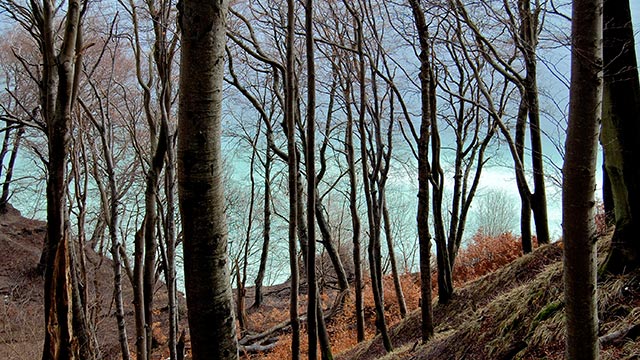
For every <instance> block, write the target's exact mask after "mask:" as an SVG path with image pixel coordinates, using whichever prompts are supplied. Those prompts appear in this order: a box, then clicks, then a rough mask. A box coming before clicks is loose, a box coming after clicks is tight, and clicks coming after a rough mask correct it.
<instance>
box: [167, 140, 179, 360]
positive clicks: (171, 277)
mask: <svg viewBox="0 0 640 360" xmlns="http://www.w3.org/2000/svg"><path fill="white" fill-rule="evenodd" d="M173 138H174V136H171V137H169V138H168V139H167V140H168V145H167V160H166V161H167V167H166V169H167V170H166V172H165V182H164V183H165V194H166V201H167V220H166V224H165V227H164V228H165V243H166V247H167V264H166V269H165V282H166V286H167V296H168V298H169V299H168V304H167V305H168V306H169V356H170V359H171V360H176V359H177V357H178V350H177V341H178V296H177V290H176V221H175V216H174V214H175V181H176V175H175V166H176V164H175V146H174V145H173Z"/></svg>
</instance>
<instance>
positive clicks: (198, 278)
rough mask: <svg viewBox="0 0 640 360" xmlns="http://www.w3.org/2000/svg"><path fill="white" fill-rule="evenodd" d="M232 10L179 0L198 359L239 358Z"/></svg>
mask: <svg viewBox="0 0 640 360" xmlns="http://www.w3.org/2000/svg"><path fill="white" fill-rule="evenodd" d="M227 9H228V2H227V1H226V0H223V1H220V2H218V1H216V2H211V1H204V0H184V1H183V2H181V3H179V4H178V10H179V14H178V22H179V25H180V28H181V30H182V39H181V48H182V53H181V60H180V103H179V113H178V116H179V124H178V127H179V131H178V134H179V137H178V151H177V155H178V157H177V159H178V194H179V204H180V214H181V217H182V226H183V231H184V245H183V246H184V268H185V269H184V273H185V288H186V295H187V308H188V318H189V328H190V332H191V349H192V354H193V359H194V360H204V359H221V360H222V359H237V358H238V342H237V339H236V329H235V319H234V313H233V305H232V294H231V284H230V278H229V265H228V256H227V236H228V233H227V225H226V219H225V214H224V202H225V200H224V192H223V183H222V156H221V149H220V146H221V144H220V138H221V117H222V111H221V110H222V107H221V105H222V78H223V72H224V47H225V36H226V35H225V30H226V16H227Z"/></svg>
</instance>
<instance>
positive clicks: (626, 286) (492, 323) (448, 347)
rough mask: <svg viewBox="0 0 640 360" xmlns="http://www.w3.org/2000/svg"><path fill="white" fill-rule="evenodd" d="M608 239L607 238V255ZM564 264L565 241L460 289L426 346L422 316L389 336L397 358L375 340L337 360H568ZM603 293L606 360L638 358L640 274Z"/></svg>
mask: <svg viewBox="0 0 640 360" xmlns="http://www.w3.org/2000/svg"><path fill="white" fill-rule="evenodd" d="M609 241H610V238H609V237H608V236H607V237H603V239H601V241H600V244H599V245H600V253H601V254H605V253H606V251H605V250H606V247H608V244H609ZM561 260H562V243H555V244H552V245H547V246H544V247H541V248H539V249H537V250H536V251H534V252H533V253H532V254H530V255H527V256H523V257H521V258H519V259H518V260H516V261H514V262H513V263H511V264H510V265H508V266H505V267H504V268H502V269H500V270H498V271H496V272H493V273H491V274H489V275H486V276H484V277H482V278H480V279H478V280H476V281H474V282H472V283H470V284H468V285H467V286H465V287H464V288H462V289H459V290H458V291H457V292H456V295H455V297H454V299H453V301H452V302H451V303H449V304H447V305H440V304H437V305H435V306H434V317H435V328H436V335H435V336H434V338H433V339H432V340H431V341H429V342H428V343H426V344H420V342H419V339H420V323H419V313H418V312H417V311H416V312H414V313H412V314H411V316H409V317H408V318H407V319H405V320H404V321H402V322H401V323H399V324H398V325H397V326H395V327H394V328H393V329H392V330H391V333H392V338H393V343H394V346H395V348H396V351H395V352H394V353H391V354H386V355H385V354H384V351H383V349H382V344H381V341H380V339H379V337H376V338H374V339H373V340H372V341H370V342H367V343H364V344H361V345H360V346H357V347H355V348H353V349H351V350H350V351H347V352H345V353H343V354H341V355H340V356H338V359H342V360H346V359H378V358H384V359H542V358H545V359H562V358H563V351H564V323H563V318H564V303H563V294H562V287H563V284H562V262H561ZM600 260H601V261H602V260H603V257H602V256H601V258H600ZM598 289H599V312H600V324H601V326H600V335H601V340H602V341H601V342H602V344H603V351H602V358H603V359H624V358H630V357H633V356H638V355H639V354H640V344H639V343H638V342H636V341H634V340H635V339H636V338H637V336H638V335H639V334H638V333H639V332H640V331H639V328H638V324H640V272H634V273H631V274H628V275H625V276H621V277H607V278H602V279H600V284H599V287H598ZM634 325H635V327H634ZM605 335H607V336H605ZM614 335H615V336H614Z"/></svg>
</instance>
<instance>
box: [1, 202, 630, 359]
mask: <svg viewBox="0 0 640 360" xmlns="http://www.w3.org/2000/svg"><path fill="white" fill-rule="evenodd" d="M45 229H46V224H45V223H43V222H40V221H35V220H29V219H25V218H23V217H21V216H20V214H19V213H18V212H17V211H15V210H10V211H9V212H8V213H6V214H0V256H2V260H1V261H0V297H2V303H1V304H0V359H12V360H13V359H15V360H26V359H37V358H39V357H40V356H41V351H42V350H41V349H42V339H43V335H44V334H43V328H44V326H43V325H44V319H43V305H42V288H43V279H42V276H40V275H38V274H37V273H36V271H35V265H36V264H37V263H38V260H39V257H40V251H41V247H42V241H43V238H44V234H45ZM609 242H610V234H609V235H603V236H602V238H601V240H600V241H599V243H598V247H599V249H598V250H599V254H601V255H600V257H599V261H600V262H602V261H603V260H604V254H606V251H607V248H608V246H609ZM518 248H519V245H518V242H517V239H515V238H514V237H513V236H511V235H505V236H501V237H498V238H494V239H487V238H484V237H482V236H480V237H477V236H476V237H475V238H474V240H473V242H472V243H471V244H470V245H469V246H468V247H467V248H466V249H465V250H464V251H463V252H462V253H461V254H460V255H459V261H460V264H462V265H461V266H460V268H458V269H457V273H458V275H457V277H456V279H455V280H454V281H455V283H456V292H455V295H454V298H453V300H452V301H451V302H450V303H449V304H447V305H441V304H437V303H434V308H433V311H434V325H435V332H436V333H435V336H434V337H433V338H432V340H430V341H429V342H427V343H426V344H422V343H421V342H420V313H419V308H418V302H419V296H420V288H419V280H418V277H417V275H415V274H414V275H405V276H403V277H402V279H401V281H402V286H403V290H404V296H405V299H406V303H407V308H408V309H409V313H408V314H407V315H406V316H405V317H404V318H403V317H402V316H401V314H400V312H399V309H398V306H397V301H396V297H395V292H394V290H393V284H392V282H391V279H390V278H385V282H384V287H385V300H386V302H385V310H386V320H387V323H388V324H390V334H391V338H392V342H393V346H394V349H395V350H394V351H393V352H392V353H388V354H387V353H386V352H385V351H384V348H383V346H382V341H381V339H380V337H379V336H376V335H375V327H374V325H373V322H374V320H375V312H374V308H373V299H372V295H371V289H370V288H369V287H368V286H365V289H364V297H365V299H364V303H365V322H366V339H367V340H366V341H364V342H363V343H360V344H357V343H356V341H355V320H354V306H353V300H352V298H353V296H347V297H346V298H344V301H343V302H339V304H340V305H339V306H337V303H336V301H335V300H336V298H337V295H338V293H337V291H336V290H335V289H332V288H331V286H326V287H324V291H323V296H322V301H323V305H324V307H325V309H326V313H329V314H330V315H331V316H330V317H329V319H328V321H327V325H328V332H329V335H330V337H331V343H332V349H333V352H334V354H338V355H337V356H336V358H337V359H340V360H351V359H497V360H500V359H562V358H563V351H564V323H563V318H564V303H563V296H562V287H563V284H562V243H561V242H557V243H554V244H551V245H546V246H541V247H540V248H538V249H537V250H536V251H534V252H533V253H532V254H529V255H526V256H519V254H518V250H517V249H518ZM514 259H515V260H514ZM505 264H506V265H505ZM86 268H87V274H88V275H87V280H86V283H87V284H88V285H87V286H88V290H87V292H88V295H89V296H88V298H89V299H90V301H89V313H90V314H91V318H92V320H93V322H94V323H95V324H96V328H97V329H96V330H97V334H98V340H99V344H100V347H101V355H102V358H103V359H119V358H120V357H119V345H118V336H117V332H116V322H115V316H114V312H115V308H114V304H113V303H112V301H111V299H112V282H113V275H112V269H111V263H110V261H109V260H108V259H107V258H104V257H99V256H97V255H95V254H93V255H91V254H89V255H87V261H86ZM123 285H124V302H125V306H126V316H127V325H128V327H127V329H128V331H129V334H128V335H129V338H130V339H133V338H134V337H135V336H134V324H133V304H132V299H133V296H132V291H131V287H130V286H129V282H128V281H127V280H126V279H125V281H124V284H123ZM433 285H434V296H435V295H436V294H437V293H436V292H435V290H436V288H435V282H434V283H433ZM301 290H302V291H301V292H302V294H303V295H302V296H301V300H300V304H301V306H300V309H299V311H300V313H301V314H304V313H305V312H306V309H305V303H306V301H305V300H306V299H305V296H304V286H303V287H302V289H301ZM598 291H599V304H598V305H599V317H600V336H601V343H602V352H601V358H602V359H640V341H638V340H637V338H638V336H639V335H640V271H636V272H633V273H630V274H628V275H625V276H606V277H605V276H602V277H601V278H600V279H599V285H598ZM264 293H265V303H264V305H263V306H261V307H260V308H259V309H256V308H252V307H251V306H250V305H251V304H252V301H253V289H252V288H248V289H247V294H246V295H247V300H246V302H247V307H248V311H247V328H246V329H245V330H244V331H242V332H241V331H240V329H238V332H239V334H240V333H242V336H243V339H241V342H245V343H246V344H247V345H248V347H243V348H242V350H243V351H241V352H242V355H243V357H244V358H247V359H277V360H284V359H288V358H290V350H289V346H290V340H291V335H290V333H289V328H288V327H286V326H283V325H286V321H287V319H288V314H289V310H288V299H289V286H288V285H287V284H282V285H278V286H273V287H267V288H265V290H264ZM166 303H167V301H166V291H165V288H164V286H163V284H161V283H159V285H158V288H157V291H156V294H155V302H154V304H155V306H154V309H155V310H154V324H153V337H154V349H155V350H154V355H153V359H167V358H168V351H167V350H166V348H167V346H166V343H167V330H166V329H167V328H168V326H167V317H168V316H167V315H168V314H167V307H166ZM185 315H186V312H185V304H184V299H183V298H181V301H180V316H181V319H182V321H181V324H180V327H181V329H183V328H185V327H186V316H185ZM302 330H303V336H302V339H301V340H302V341H301V343H302V344H301V345H302V349H303V350H304V349H305V348H306V336H305V333H304V330H305V326H304V323H303V326H302ZM260 334H262V335H264V339H262V340H260V341H248V339H250V338H251V337H256V336H258V335H260ZM255 344H261V345H265V346H266V347H268V348H269V350H268V351H266V352H257V353H256V352H255V351H253V350H251V351H246V352H245V351H244V350H250V346H249V345H255ZM186 348H187V350H188V349H189V343H188V336H187V346H186ZM130 349H131V350H132V351H133V350H134V349H135V348H134V344H133V342H131V343H130ZM187 359H189V357H188V356H187Z"/></svg>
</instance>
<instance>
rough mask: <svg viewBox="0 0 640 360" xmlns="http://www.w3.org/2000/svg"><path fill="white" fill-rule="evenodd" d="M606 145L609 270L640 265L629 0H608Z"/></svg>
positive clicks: (639, 177)
mask: <svg viewBox="0 0 640 360" xmlns="http://www.w3.org/2000/svg"><path fill="white" fill-rule="evenodd" d="M603 16H604V50H603V51H604V64H605V66H604V99H603V112H602V145H603V148H604V152H605V157H604V159H605V168H606V174H607V175H608V177H609V180H610V181H611V191H612V193H613V205H614V211H613V213H614V215H615V224H616V229H615V232H614V234H613V239H612V242H611V252H610V254H609V257H608V259H607V262H606V269H607V270H608V271H610V272H612V273H614V274H620V273H625V272H628V271H631V270H633V269H635V268H637V267H638V266H640V241H639V240H638V238H637V236H638V232H639V231H640V226H639V225H638V224H639V223H640V168H638V166H637V165H635V164H636V163H635V161H637V160H636V159H637V157H638V156H639V155H640V144H638V136H640V115H639V114H640V82H639V80H638V71H637V66H638V63H637V59H636V53H635V46H634V33H633V25H632V22H631V11H630V8H629V1H628V0H627V1H622V2H621V1H617V2H614V1H611V0H606V1H604V15H603Z"/></svg>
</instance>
